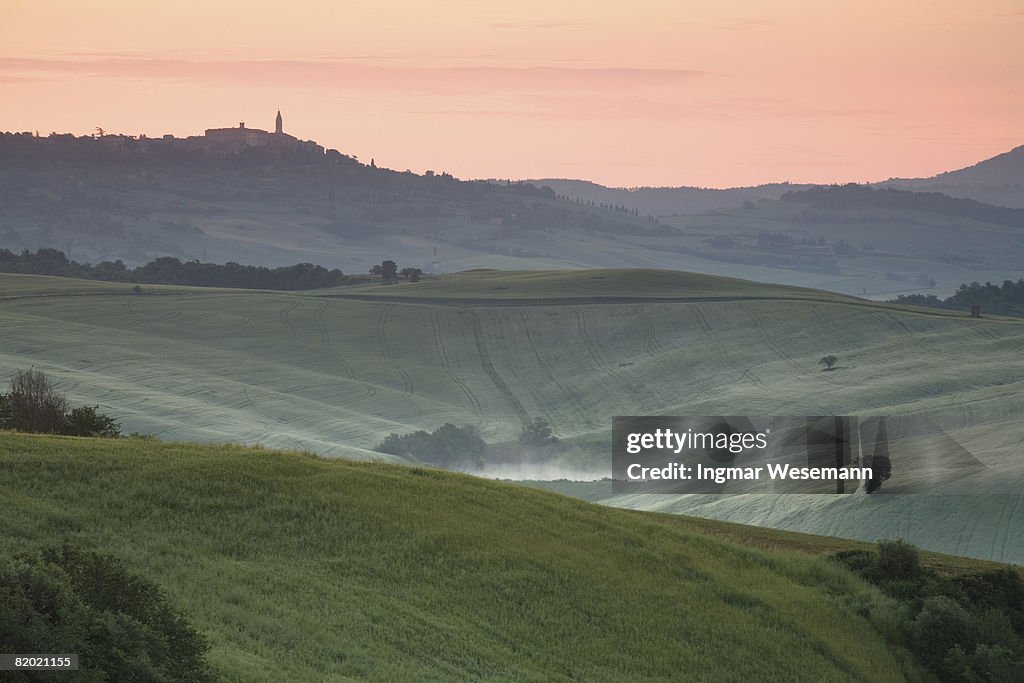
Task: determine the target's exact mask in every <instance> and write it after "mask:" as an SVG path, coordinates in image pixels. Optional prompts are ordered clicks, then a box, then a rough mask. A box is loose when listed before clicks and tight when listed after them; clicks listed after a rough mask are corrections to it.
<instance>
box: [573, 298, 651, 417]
mask: <svg viewBox="0 0 1024 683" xmlns="http://www.w3.org/2000/svg"><path fill="white" fill-rule="evenodd" d="M572 312H573V313H574V314H575V315H576V333H577V334H578V335H579V337H580V340H582V341H583V348H585V349H586V350H587V355H589V356H590V358H591V360H593V361H594V367H595V368H596V369H597V370H598V371H599V372H600V373H601V378H602V382H603V383H604V384H605V386H607V387H608V389H609V391H610V392H611V393H618V392H619V390H620V389H625V391H626V392H627V393H628V394H629V396H630V398H631V399H632V401H633V403H634V405H639V403H640V402H639V401H638V400H637V397H638V395H640V396H642V395H644V394H645V393H646V392H641V391H638V390H637V387H636V385H635V384H634V383H633V382H629V381H627V380H626V379H625V378H624V377H623V376H622V374H623V373H621V372H620V371H619V369H618V368H616V367H614V366H613V365H612V364H611V363H609V362H608V361H606V360H605V359H604V358H602V357H601V353H600V352H599V351H598V350H597V344H596V343H594V338H593V337H591V336H590V330H588V329H587V316H586V312H585V311H582V310H580V308H579V307H573V309H572Z"/></svg>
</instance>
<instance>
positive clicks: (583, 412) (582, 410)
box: [520, 313, 595, 426]
mask: <svg viewBox="0 0 1024 683" xmlns="http://www.w3.org/2000/svg"><path fill="white" fill-rule="evenodd" d="M520 319H521V320H522V323H523V332H524V333H525V334H526V343H527V345H528V346H529V347H530V352H531V353H532V354H533V357H534V358H536V359H537V365H538V366H539V367H540V368H541V369H542V370H544V373H545V374H546V375H547V376H548V379H549V380H550V381H551V383H552V384H554V385H555V386H556V387H558V390H559V391H561V392H562V395H563V396H564V397H566V398H568V399H569V400H571V401H572V402H573V403H574V404H575V405H576V409H577V410H578V411H579V414H580V416H582V418H583V423H584V424H586V425H589V426H595V423H594V422H593V421H592V420H591V419H590V417H589V413H590V412H592V411H588V410H587V409H586V406H584V405H583V402H582V401H581V400H580V398H579V395H578V394H577V393H576V392H574V391H569V388H568V387H567V386H566V385H565V384H564V383H563V382H562V380H561V379H559V378H558V376H557V375H556V374H555V373H554V372H552V371H551V367H550V366H549V365H548V363H547V362H546V361H545V360H544V357H543V356H542V355H541V353H540V349H538V348H537V343H536V342H535V341H534V340H533V334H531V333H530V321H529V320H527V319H526V313H520Z"/></svg>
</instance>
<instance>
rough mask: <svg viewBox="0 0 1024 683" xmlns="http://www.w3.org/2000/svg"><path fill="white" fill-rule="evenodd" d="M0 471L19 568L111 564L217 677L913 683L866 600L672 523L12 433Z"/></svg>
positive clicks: (543, 497) (277, 463)
mask: <svg viewBox="0 0 1024 683" xmlns="http://www.w3.org/2000/svg"><path fill="white" fill-rule="evenodd" d="M0 467H2V471H3V475H4V476H3V477H2V478H0V495H2V496H3V499H4V501H5V503H4V514H3V515H2V516H0V545H2V550H3V552H4V553H5V554H9V553H11V552H15V551H22V550H27V549H32V548H36V547H38V546H40V545H46V544H52V543H56V542H59V541H60V540H61V539H64V538H69V539H72V540H74V541H75V542H77V543H79V544H81V545H82V546H84V547H86V548H88V549H93V550H97V551H101V552H106V553H112V554H114V555H115V556H117V557H119V558H121V559H122V560H124V561H125V562H126V563H127V564H128V566H129V568H130V569H132V570H133V571H137V572H139V573H142V574H144V575H146V576H148V577H149V578H151V579H153V580H155V581H157V582H158V583H159V584H160V585H161V586H162V587H163V588H164V589H165V591H166V592H167V593H168V595H169V596H170V599H171V601H172V603H173V604H174V605H175V607H176V608H178V609H181V610H184V611H185V612H186V613H187V614H188V616H189V619H190V620H191V621H192V623H193V624H195V625H196V626H198V627H199V628H200V629H201V630H202V631H203V632H204V633H206V634H207V635H208V637H209V638H210V640H211V642H212V645H213V649H212V655H211V660H212V662H213V664H214V666H215V667H216V668H217V670H218V671H219V672H220V673H221V675H222V676H223V678H224V679H225V680H231V681H252V680H338V681H341V680H381V681H402V680H419V681H425V680H439V681H440V680H537V681H541V680H543V681H560V680H565V681H568V680H588V681H618V680H649V681H658V680H664V681H668V680H679V678H680V677H696V678H699V679H701V680H766V681H767V680H787V681H801V680H807V681H822V680H830V681H845V680H850V681H854V680H857V681H860V680H872V681H887V680H892V681H901V680H906V679H908V678H910V679H917V678H920V672H919V671H918V670H917V669H916V668H915V667H914V665H913V664H912V663H910V662H909V661H908V659H907V655H906V653H905V651H903V650H902V648H900V647H899V646H898V645H896V644H895V643H893V642H892V641H891V640H888V639H887V637H886V636H885V635H884V625H885V623H886V619H887V618H888V617H889V616H891V615H890V614H889V612H888V610H890V609H891V608H892V605H891V604H890V603H888V602H887V601H886V599H884V598H883V597H882V596H881V595H880V594H878V593H877V592H876V591H875V590H873V589H871V588H869V587H867V586H866V585H865V584H863V583H861V582H860V581H859V580H857V579H855V578H854V577H852V575H850V574H848V573H846V572H845V571H843V570H841V569H839V568H837V567H836V566H834V565H832V564H830V563H828V562H826V561H824V560H822V559H820V558H814V557H811V556H808V555H806V554H803V553H798V552H794V551H792V550H778V549H776V550H763V549H752V548H750V547H746V546H743V545H739V544H737V543H734V542H732V541H729V540H722V539H721V538H716V537H713V536H711V535H709V534H707V533H706V532H705V531H704V530H702V529H700V528H698V527H694V526H692V522H691V521H689V520H684V519H681V518H675V517H670V516H660V515H650V514H639V513H633V512H628V511H621V510H614V509H610V508H604V507H600V506H595V505H591V504H587V503H584V502H581V501H576V500H573V499H570V498H566V497H562V496H557V495H554V494H550V493H546V492H541V491H535V490H531V489H527V488H523V487H519V486H512V485H507V484H501V483H494V482H487V481H483V480H479V479H475V478H471V477H466V476H462V475H455V474H450V473H443V472H439V471H434V470H425V469H415V468H409V467H396V466H392V465H385V464H367V463H352V462H346V461H341V460H333V461H331V460H321V459H318V458H314V457H311V456H308V455H302V454H296V453H282V452H273V451H263V450H253V449H248V448H242V447H237V446H199V445H194V444H181V443H163V442H154V441H139V440H131V439H125V440H94V439H76V438H66V437H64V438H61V437H41V436H28V435H16V434H11V433H0ZM864 615H868V616H864ZM880 629H881V630H880Z"/></svg>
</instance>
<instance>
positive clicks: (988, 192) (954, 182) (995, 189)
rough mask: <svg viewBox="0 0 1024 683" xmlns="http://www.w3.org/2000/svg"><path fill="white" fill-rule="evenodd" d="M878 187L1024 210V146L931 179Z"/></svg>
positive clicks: (895, 180)
mask: <svg viewBox="0 0 1024 683" xmlns="http://www.w3.org/2000/svg"><path fill="white" fill-rule="evenodd" d="M877 185H879V186H881V187H896V188H903V189H908V190H918V191H930V192H942V193H944V194H948V195H950V196H951V197H964V198H968V199H976V200H978V201H982V202H987V203H989V204H997V205H1000V206H1008V207H1013V208H1017V209H1024V145H1022V146H1020V147H1015V148H1014V149H1012V150H1010V151H1009V152H1004V153H1003V154H999V155H996V156H994V157H992V158H991V159H985V160H984V161H980V162H978V163H976V164H974V165H973V166H968V167H966V168H961V169H957V170H955V171H946V172H945V173H939V174H938V175H935V176H932V177H930V178H910V179H907V178H892V179H890V180H887V181H885V182H882V183H877Z"/></svg>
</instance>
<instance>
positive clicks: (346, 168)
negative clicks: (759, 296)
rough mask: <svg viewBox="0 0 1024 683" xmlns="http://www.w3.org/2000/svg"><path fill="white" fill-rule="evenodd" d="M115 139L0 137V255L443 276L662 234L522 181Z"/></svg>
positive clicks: (552, 260)
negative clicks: (552, 239) (393, 266)
mask: <svg viewBox="0 0 1024 683" xmlns="http://www.w3.org/2000/svg"><path fill="white" fill-rule="evenodd" d="M113 142H116V144H112V143H111V142H110V141H109V140H108V139H107V138H89V137H80V138H76V137H73V136H65V135H55V136H50V137H45V138H36V137H34V136H32V135H28V134H9V133H5V134H0V249H9V250H11V251H20V250H22V249H32V250H34V249H37V248H40V247H43V248H53V249H60V250H62V251H64V253H65V254H66V255H67V256H68V258H70V259H74V260H76V261H78V262H80V263H85V262H92V263H96V262H98V261H115V260H117V259H121V260H123V261H124V262H125V263H127V264H128V265H138V264H141V263H145V262H148V261H150V260H152V259H154V258H157V257H160V256H173V257H177V258H180V259H182V260H194V259H198V260H202V261H204V262H229V261H233V262H239V263H248V264H253V265H265V266H280V265H291V264H294V263H304V262H309V263H316V264H318V265H323V266H325V267H327V268H340V269H342V270H343V271H344V272H346V273H365V272H366V271H367V270H368V269H369V268H370V267H371V266H372V265H374V264H378V263H380V262H381V261H382V260H384V259H392V260H396V261H399V262H401V263H402V265H403V266H411V267H418V268H421V269H423V270H425V271H431V272H440V271H450V270H462V269H466V268H472V267H501V266H503V265H509V263H510V262H514V261H515V260H516V259H524V258H529V259H533V260H534V262H535V263H536V264H537V265H549V266H553V265H556V264H557V265H569V263H568V262H569V261H571V259H572V258H573V254H566V253H557V250H555V252H556V253H549V251H551V250H550V249H549V248H548V247H547V246H546V245H545V244H543V239H540V238H541V237H542V236H543V235H545V231H549V230H560V231H570V232H573V233H588V232H602V233H613V234H619V235H627V234H640V235H642V234H646V233H648V232H651V233H654V232H657V231H658V230H659V228H658V227H657V226H656V225H655V224H654V222H653V221H651V220H649V219H646V218H640V217H636V216H631V215H627V214H626V213H624V212H621V211H612V210H604V209H599V208H594V207H590V206H583V205H580V204H576V203H573V202H567V201H563V200H559V199H558V198H556V196H555V193H554V192H553V191H552V190H550V189H545V188H540V187H536V186H533V185H530V184H527V183H501V184H498V183H491V182H485V181H463V180H459V179H457V178H454V177H453V176H451V175H450V174H447V173H441V172H439V173H434V172H432V171H428V172H427V173H425V174H423V175H417V174H414V173H412V172H409V171H405V172H399V171H395V170H390V169H385V168H379V167H377V166H375V165H373V164H369V165H367V164H362V163H359V162H358V161H356V160H355V159H353V158H350V157H347V156H345V155H343V154H340V153H338V152H337V151H335V150H328V152H329V153H327V154H316V153H291V154H289V153H283V152H281V151H280V150H272V149H263V148H250V149H246V150H244V151H242V152H237V153H215V152H212V151H210V150H209V149H206V148H202V147H189V146H187V145H170V146H167V145H162V144H161V141H159V140H157V141H152V140H147V139H133V138H121V137H118V138H117V139H116V140H114V141H113ZM523 238H525V239H523ZM567 257H568V258H567Z"/></svg>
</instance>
